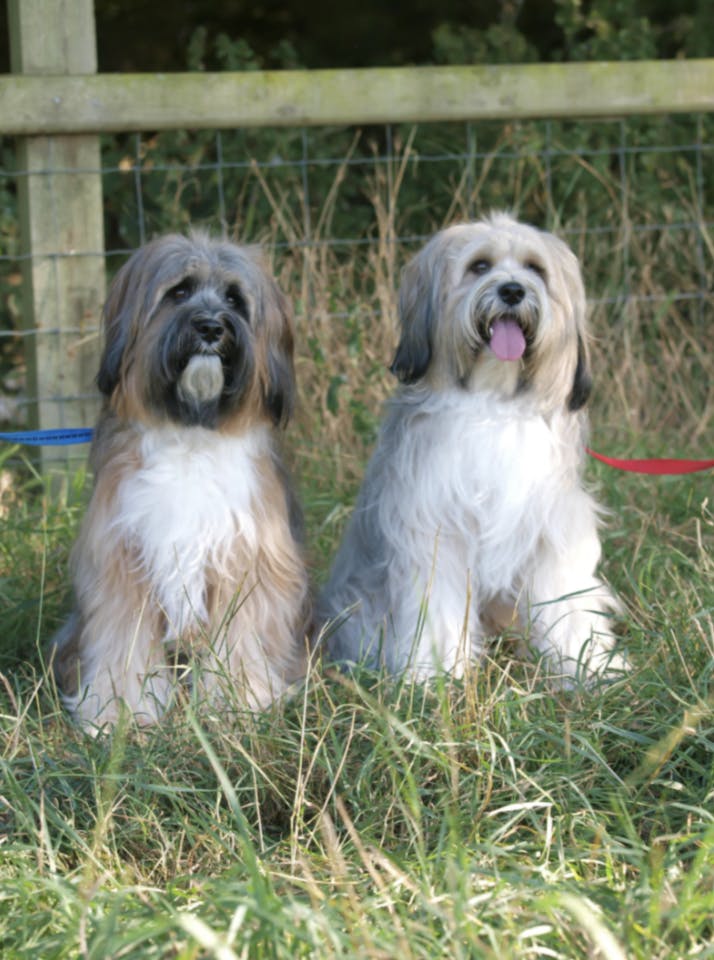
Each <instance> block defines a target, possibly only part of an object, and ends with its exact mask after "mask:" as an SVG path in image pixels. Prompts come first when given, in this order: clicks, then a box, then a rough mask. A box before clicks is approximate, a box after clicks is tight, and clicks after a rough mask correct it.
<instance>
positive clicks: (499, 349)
mask: <svg viewBox="0 0 714 960" xmlns="http://www.w3.org/2000/svg"><path fill="white" fill-rule="evenodd" d="M489 346H490V347H491V349H492V350H493V352H494V353H495V354H496V356H497V357H498V359H499V360H518V359H520V358H521V357H522V356H523V353H524V351H525V349H526V338H525V337H524V336H523V331H522V330H521V328H520V327H519V326H518V324H517V323H516V321H515V320H496V322H495V323H494V324H493V328H492V331H491V340H490V342H489Z"/></svg>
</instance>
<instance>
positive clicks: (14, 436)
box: [0, 427, 94, 447]
mask: <svg viewBox="0 0 714 960" xmlns="http://www.w3.org/2000/svg"><path fill="white" fill-rule="evenodd" d="M93 433H94V431H93V430H92V429H90V428H89V427H68V428H66V429H64V430H24V431H18V432H17V433H0V440H6V441H7V442H8V443H23V444H25V446H28V447H68V446H70V445H71V444H74V443H89V442H90V440H91V439H92V434H93Z"/></svg>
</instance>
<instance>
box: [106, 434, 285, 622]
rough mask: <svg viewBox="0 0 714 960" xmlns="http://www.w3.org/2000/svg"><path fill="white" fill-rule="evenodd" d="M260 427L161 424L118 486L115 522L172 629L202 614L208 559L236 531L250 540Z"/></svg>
mask: <svg viewBox="0 0 714 960" xmlns="http://www.w3.org/2000/svg"><path fill="white" fill-rule="evenodd" d="M268 447H269V436H268V433H267V431H265V430H262V429H261V430H256V431H252V432H250V433H249V434H247V435H244V436H241V437H223V436H221V435H220V434H217V433H215V432H213V431H210V430H204V429H202V428H193V429H191V430H174V429H170V428H162V429H158V430H149V431H147V432H146V433H145V434H144V435H143V437H142V439H141V448H140V449H141V457H142V464H141V466H140V467H139V469H138V470H136V471H133V472H130V473H127V474H126V476H125V477H124V479H123V481H122V483H121V484H120V486H119V489H118V491H117V517H116V521H117V525H118V528H119V529H120V530H121V531H122V534H123V536H124V537H127V538H128V539H130V541H131V544H132V547H133V549H134V551H136V552H137V553H138V556H139V558H140V563H141V567H142V571H143V572H144V574H145V576H146V579H147V581H148V584H147V585H148V586H149V587H150V590H151V593H152V595H153V596H154V597H155V599H156V601H158V603H160V605H161V606H162V608H163V610H164V612H165V614H166V617H167V620H168V623H169V630H170V631H171V633H176V632H180V631H181V630H182V629H184V628H185V627H186V625H187V624H189V623H191V622H192V621H195V620H198V621H202V620H204V619H205V616H206V609H205V586H206V569H207V567H209V566H211V567H214V568H215V567H220V565H221V561H222V557H224V556H225V554H226V551H228V550H229V549H230V548H231V546H232V545H233V544H234V542H235V540H236V537H240V538H241V544H242V548H243V550H244V551H246V552H247V553H249V554H250V553H253V552H254V551H255V550H256V547H257V529H256V523H255V516H254V503H255V499H256V495H257V493H258V483H259V475H258V469H257V463H258V460H259V459H260V458H261V457H262V456H265V454H266V453H267V451H268Z"/></svg>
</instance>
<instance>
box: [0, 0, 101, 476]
mask: <svg viewBox="0 0 714 960" xmlns="http://www.w3.org/2000/svg"><path fill="white" fill-rule="evenodd" d="M9 14H10V17H9V22H10V31H11V33H10V38H11V52H12V67H13V69H14V70H25V71H31V72H32V74H34V75H33V76H31V77H30V76H28V77H27V78H26V79H30V80H33V81H37V82H38V83H39V84H41V85H44V86H45V87H46V88H48V89H51V87H52V85H53V84H54V82H55V79H56V75H57V74H58V73H61V72H72V73H73V74H79V73H82V72H83V71H84V72H87V73H90V72H91V71H93V70H96V47H95V36H94V11H93V4H92V0H56V2H55V3H52V4H48V3H46V2H42V0H11V3H10V7H9ZM17 79H23V78H22V77H18V78H17ZM40 130H41V128H39V127H37V126H36V127H35V130H34V131H33V133H38V132H40ZM100 166H101V165H100V152H99V140H98V137H96V136H95V135H87V134H82V135H69V136H46V135H44V131H43V135H39V136H35V135H33V136H26V137H22V138H21V139H20V140H19V141H18V169H19V170H20V171H22V175H21V176H20V177H19V178H18V192H19V198H18V199H19V204H18V207H19V214H20V227H21V237H22V261H21V262H22V270H23V324H24V326H25V328H26V329H27V330H28V331H35V335H34V336H30V337H27V338H26V343H27V368H28V394H29V395H30V396H31V397H36V398H37V400H38V402H37V405H36V407H33V408H31V423H30V426H36V427H41V428H52V427H74V426H88V425H91V424H92V423H93V422H94V419H95V417H96V413H97V407H98V393H97V390H96V386H95V384H94V378H95V376H96V372H97V369H98V365H99V349H100V338H99V317H100V311H101V305H102V302H103V300H104V292H105V279H104V257H103V250H104V224H103V214H102V190H101V175H100V174H99V172H98V171H99V170H100ZM95 171H96V172H95ZM69 451H70V448H51V447H47V448H43V450H42V452H41V456H42V466H43V469H44V470H45V471H47V470H48V469H49V468H51V467H55V466H63V465H64V464H65V463H66V461H67V457H68V454H69ZM72 455H73V456H76V450H74V451H73V453H72Z"/></svg>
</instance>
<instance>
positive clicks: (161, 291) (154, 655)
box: [53, 235, 307, 726]
mask: <svg viewBox="0 0 714 960" xmlns="http://www.w3.org/2000/svg"><path fill="white" fill-rule="evenodd" d="M104 324H105V334H106V345H105V349H104V354H103V358H102V361H101V368H100V370H99V375H98V381H97V382H98V385H99V388H100V390H101V392H102V394H103V396H104V402H103V409H102V413H101V415H100V418H99V422H98V424H97V428H96V433H95V438H94V442H93V446H92V452H91V465H92V468H93V471H94V489H93V493H92V497H91V500H90V503H89V506H88V509H87V512H86V516H85V517H84V522H83V524H82V528H81V532H80V535H79V539H78V541H77V543H76V545H75V548H74V552H73V559H72V566H73V583H74V593H75V608H74V611H73V613H72V614H71V616H70V618H69V621H68V622H67V624H66V625H65V626H64V627H63V628H62V629H61V630H60V632H59V633H58V635H57V637H56V638H55V640H54V643H53V648H54V651H53V655H54V667H55V671H56V675H57V677H58V680H59V682H60V686H61V688H62V689H63V691H64V695H65V699H66V702H67V704H68V706H69V707H70V709H71V710H72V711H73V713H75V714H76V715H77V717H79V718H80V719H81V720H82V721H84V722H85V723H86V724H87V725H88V726H92V725H94V726H97V725H100V724H102V723H104V722H106V721H109V722H112V721H114V720H115V719H116V717H117V713H118V710H119V706H120V703H122V702H123V703H124V704H126V705H127V706H128V708H129V709H130V710H131V711H132V712H133V713H134V714H135V715H136V717H137V719H138V720H139V721H140V722H142V723H147V722H151V721H153V720H155V719H156V718H157V717H159V716H160V714H161V713H162V712H163V710H164V709H165V707H166V705H167V703H168V701H169V699H170V696H171V692H172V690H173V688H174V674H175V670H174V667H175V660H176V657H177V656H179V655H180V656H181V657H188V658H190V659H195V660H198V661H200V664H201V669H200V676H201V682H202V683H203V684H204V685H205V686H206V687H207V688H208V689H214V688H218V687H220V685H221V683H224V682H229V683H230V685H231V686H232V687H234V688H238V691H239V694H240V696H241V697H242V699H243V701H244V702H245V703H246V704H248V705H249V706H252V707H259V706H261V705H263V704H266V703H268V702H269V701H270V700H271V699H272V698H273V697H275V696H278V695H279V694H281V693H282V692H283V691H284V690H285V689H286V687H287V686H288V685H289V684H290V683H291V682H292V681H294V680H296V679H297V678H299V677H300V676H302V674H303V673H304V669H305V663H304V629H305V623H306V617H307V601H306V597H307V577H306V572H305V564H304V560H303V551H302V545H301V541H300V536H299V533H298V527H299V523H298V511H297V507H296V504H295V500H294V497H293V495H292V493H291V491H290V488H289V486H288V484H287V482H286V477H285V471H284V470H283V467H282V465H281V462H280V459H279V456H278V453H277V449H276V443H275V430H276V427H278V426H280V425H282V424H283V423H285V421H286V420H287V419H288V417H289V415H290V412H291V409H292V405H293V398H294V393H295V380H294V373H293V327H292V318H291V312H290V309H289V307H288V304H287V301H286V300H285V298H284V296H283V295H282V293H281V292H280V290H279V289H278V287H277V285H276V283H275V281H274V280H273V279H272V278H271V277H270V275H269V274H268V273H267V272H266V270H265V269H264V268H263V266H262V265H261V264H260V262H259V261H258V259H257V258H256V257H255V256H254V254H253V253H252V252H251V251H249V250H248V249H246V248H242V247H238V246H236V245H234V244H231V243H227V242H220V241H215V240H210V239H208V238H207V237H205V236H202V235H194V236H192V237H190V238H187V237H183V236H178V235H171V236H165V237H162V238H160V239H158V240H155V241H154V242H152V243H149V244H148V245H147V246H145V247H143V248H142V249H140V250H138V251H137V252H136V253H135V254H134V255H133V256H132V257H131V259H130V260H129V261H128V262H127V263H126V264H125V266H124V267H123V268H122V269H121V270H120V271H119V273H118V275H117V276H116V278H115V280H114V283H113V284H112V287H111V290H110V292H109V296H108V300H107V304H106V307H105V312H104Z"/></svg>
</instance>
